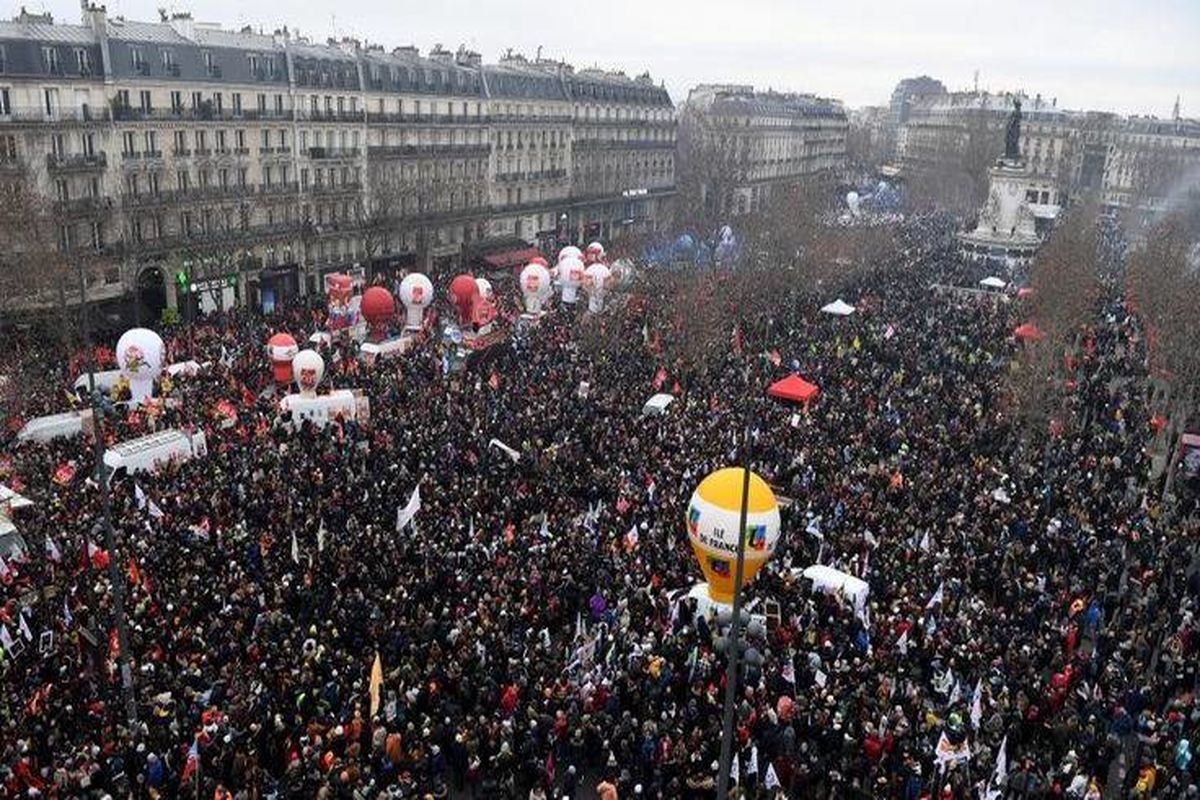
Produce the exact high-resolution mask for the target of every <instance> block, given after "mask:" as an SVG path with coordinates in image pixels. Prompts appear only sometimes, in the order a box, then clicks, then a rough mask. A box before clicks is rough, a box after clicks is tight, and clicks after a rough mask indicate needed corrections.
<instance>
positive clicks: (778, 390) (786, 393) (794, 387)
mask: <svg viewBox="0 0 1200 800" xmlns="http://www.w3.org/2000/svg"><path fill="white" fill-rule="evenodd" d="M820 393H821V390H820V389H819V388H818V387H817V386H816V384H812V383H809V382H808V381H806V380H804V379H803V378H801V377H800V376H799V375H794V374H793V375H788V376H787V377H786V378H784V379H782V380H778V381H775V382H774V383H772V384H771V385H770V386H769V387H768V388H767V394H768V395H770V396H771V397H778V398H779V399H780V400H790V401H791V402H793V403H803V404H804V405H806V406H807V405H808V404H809V403H811V402H812V401H813V399H814V398H815V397H816V396H817V395H818V394H820Z"/></svg>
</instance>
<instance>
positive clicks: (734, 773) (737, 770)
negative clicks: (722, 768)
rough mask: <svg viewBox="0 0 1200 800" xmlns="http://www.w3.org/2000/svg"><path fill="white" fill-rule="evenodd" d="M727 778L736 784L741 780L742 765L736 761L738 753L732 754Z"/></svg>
mask: <svg viewBox="0 0 1200 800" xmlns="http://www.w3.org/2000/svg"><path fill="white" fill-rule="evenodd" d="M729 779H730V780H731V781H733V785H734V786H737V785H738V784H739V783H741V781H742V765H741V764H739V763H738V754H737V753H734V754H733V761H731V762H729Z"/></svg>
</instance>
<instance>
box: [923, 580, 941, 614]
mask: <svg viewBox="0 0 1200 800" xmlns="http://www.w3.org/2000/svg"><path fill="white" fill-rule="evenodd" d="M945 588H946V584H945V582H944V581H943V582H942V583H939V584H938V588H937V591H936V592H934V593H933V597H931V598H929V602H928V603H926V604H925V609H926V610H929V609H931V608H933V607H934V606H938V605H941V604H942V598H943V596H944V595H945V591H944V590H945Z"/></svg>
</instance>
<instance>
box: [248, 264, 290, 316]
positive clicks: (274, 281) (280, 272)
mask: <svg viewBox="0 0 1200 800" xmlns="http://www.w3.org/2000/svg"><path fill="white" fill-rule="evenodd" d="M299 294H300V278H299V274H298V271H297V267H296V265H295V264H287V265H284V266H280V267H272V268H270V269H264V270H262V271H261V272H259V273H258V278H257V279H252V280H251V281H250V301H251V302H252V303H253V304H254V305H255V306H257V307H258V308H259V309H261V310H262V312H263V313H264V314H271V313H274V311H275V309H276V308H279V307H281V306H283V305H284V304H285V303H288V302H289V301H291V300H293V299H295V298H296V297H297V296H298V295H299Z"/></svg>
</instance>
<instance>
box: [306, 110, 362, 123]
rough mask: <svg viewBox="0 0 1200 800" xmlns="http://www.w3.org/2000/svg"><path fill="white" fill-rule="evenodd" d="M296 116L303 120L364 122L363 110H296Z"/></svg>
mask: <svg viewBox="0 0 1200 800" xmlns="http://www.w3.org/2000/svg"><path fill="white" fill-rule="evenodd" d="M296 118H297V119H299V120H301V121H302V122H362V121H363V112H362V111H361V110H360V111H346V110H342V111H321V110H317V111H313V110H312V109H307V110H300V111H297V112H296Z"/></svg>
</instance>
